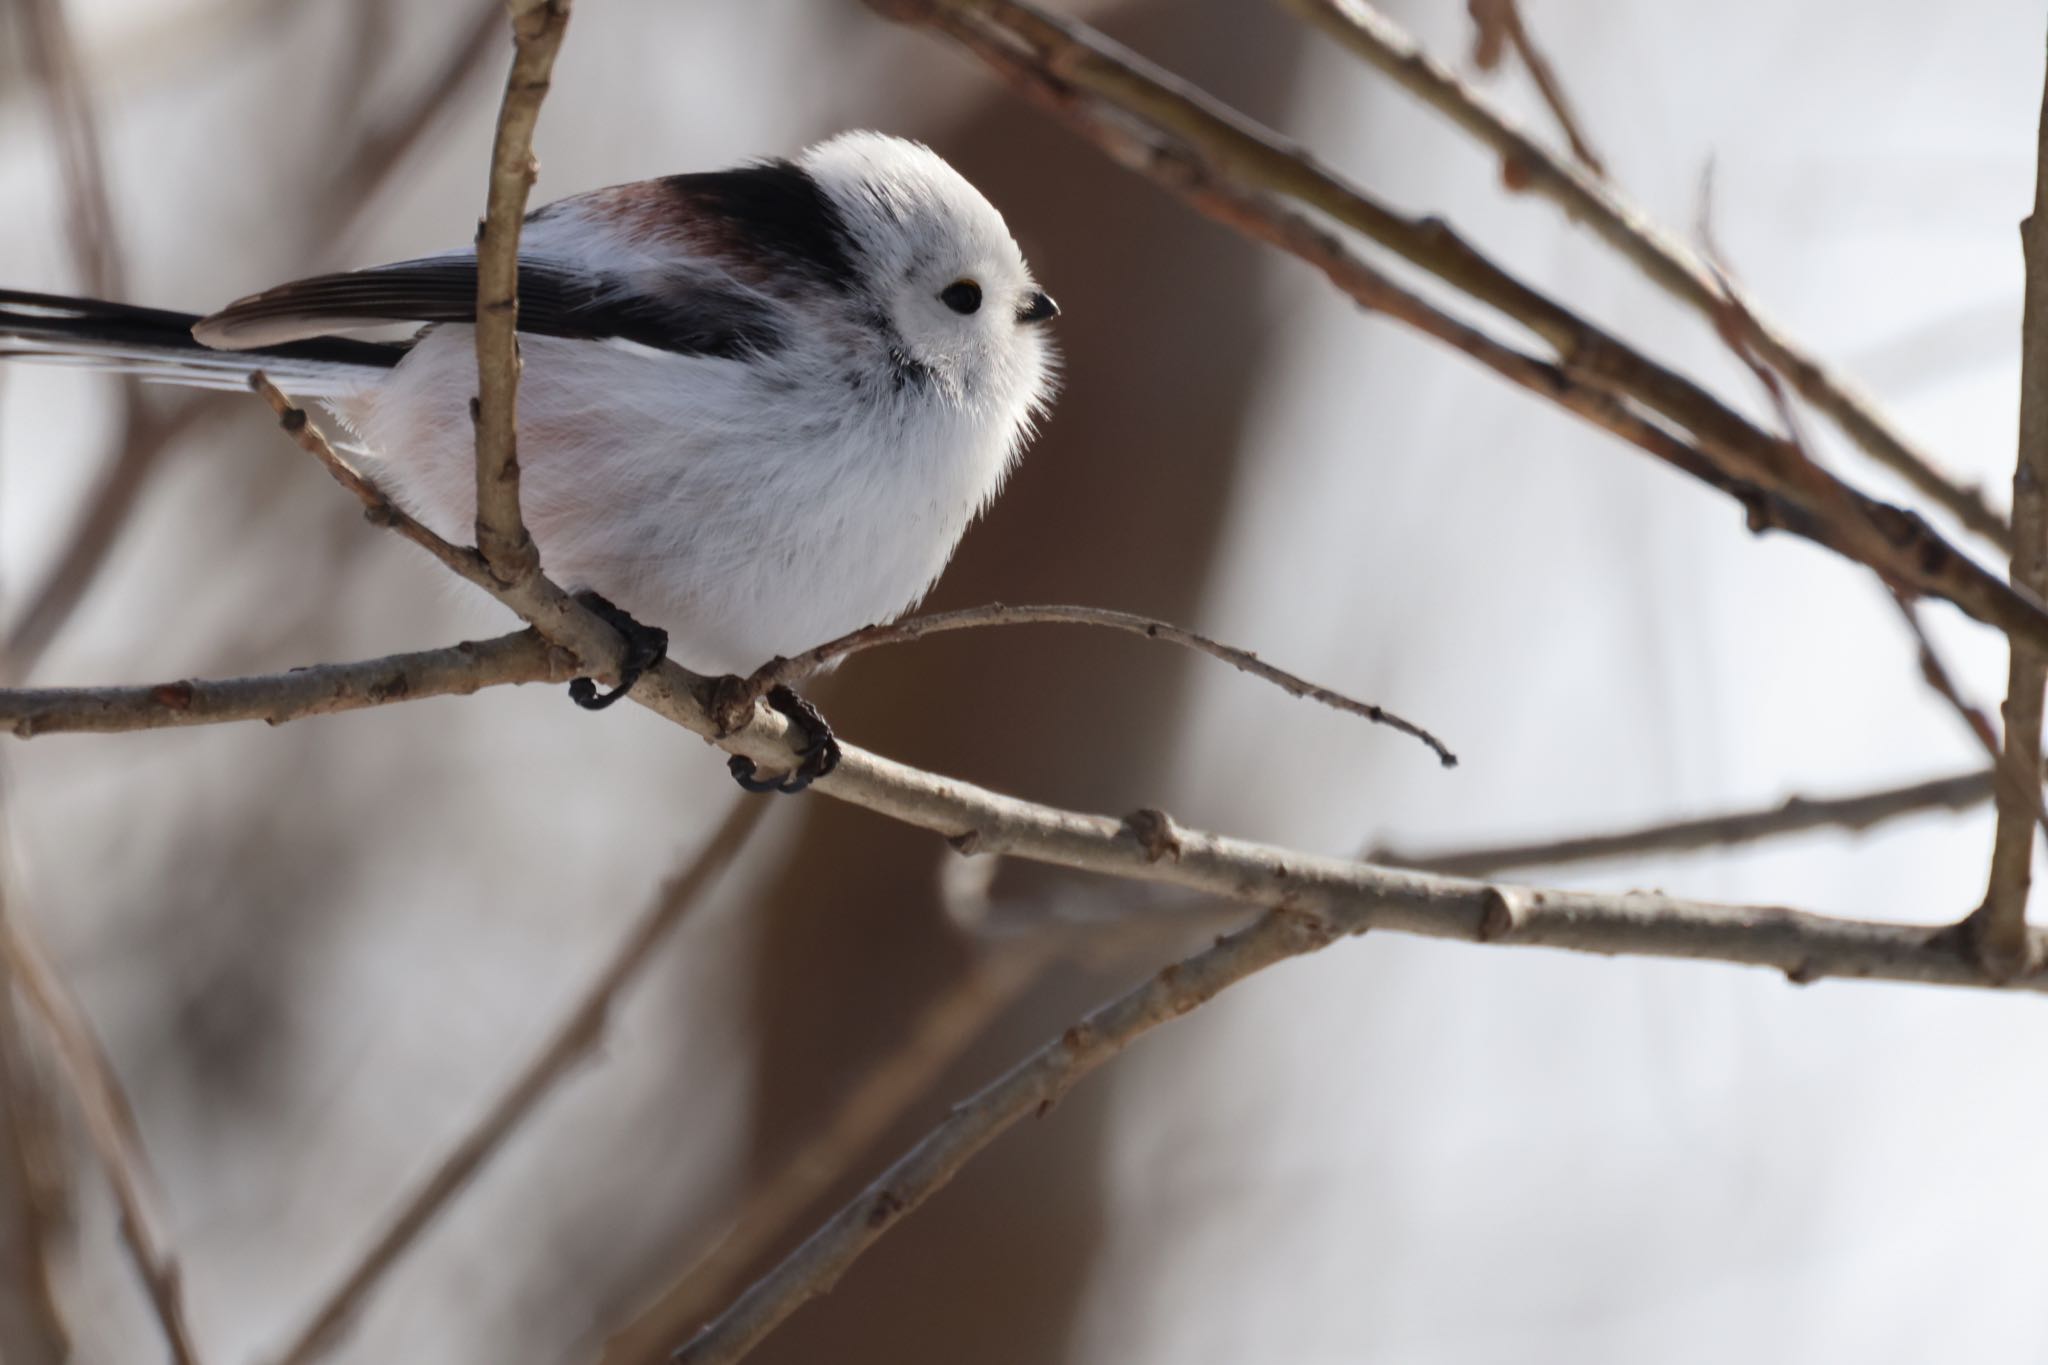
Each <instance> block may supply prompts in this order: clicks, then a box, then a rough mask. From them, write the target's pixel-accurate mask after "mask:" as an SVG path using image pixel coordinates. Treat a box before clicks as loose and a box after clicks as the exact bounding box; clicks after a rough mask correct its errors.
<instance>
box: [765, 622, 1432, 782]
mask: <svg viewBox="0 0 2048 1365" xmlns="http://www.w3.org/2000/svg"><path fill="white" fill-rule="evenodd" d="M1032 625H1068V626H1097V627H1101V628H1103V629H1105V630H1115V631H1121V632H1123V633H1124V634H1126V635H1137V636H1140V637H1142V638H1144V639H1148V640H1164V641H1166V642H1167V643H1168V644H1175V645H1179V646H1180V647H1181V648H1183V649H1191V650H1193V651H1195V652H1196V653H1197V654H1206V655H1208V656H1209V657H1210V658H1212V659H1221V660H1222V661H1223V662H1224V663H1227V664H1229V665H1230V666H1231V667H1232V668H1235V669H1237V670H1238V671H1240V672H1243V673H1249V674H1251V675H1252V676H1253V677H1255V678H1259V679H1262V680H1263V681H1265V682H1269V683H1272V684H1273V685H1274V686H1275V687H1278V688H1280V689H1281V690H1282V691H1284V692H1286V693H1287V694H1288V695H1289V696H1294V697H1306V698H1307V699H1308V700H1310V701H1315V702H1321V703H1322V704H1323V705H1324V706H1327V707H1329V708H1330V709H1332V710H1334V711H1342V712H1344V713H1345V714H1347V715H1353V716H1359V717H1362V718H1363V719H1365V720H1369V721H1371V722H1373V723H1374V724H1375V725H1384V726H1387V727H1388V728H1390V729H1394V730H1398V731H1400V732H1401V733H1402V734H1404V735H1409V736H1411V737H1413V738H1415V739H1417V740H1419V741H1421V742H1422V743H1423V744H1425V745H1427V746H1428V747H1429V748H1430V749H1431V750H1432V751H1433V752H1434V753H1435V754H1436V756H1437V761H1438V762H1439V763H1441V764H1443V766H1444V767H1446V768H1455V767H1457V766H1458V756H1457V755H1456V754H1454V753H1452V752H1451V751H1450V750H1449V749H1448V748H1446V747H1445V746H1444V743H1443V741H1442V740H1440V739H1438V738H1437V737H1436V736H1435V735H1433V734H1431V733H1430V732H1429V731H1427V730H1425V729H1423V728H1422V727H1421V726H1419V725H1417V724H1415V723H1414V722H1413V721H1409V720H1404V719H1402V718H1401V717H1400V716H1397V715H1395V714H1394V713H1393V712H1392V711H1389V710H1387V709H1386V708H1385V707H1381V706H1375V705H1373V704H1372V703H1371V702H1363V701H1356V700H1354V699H1352V698H1350V697H1347V696H1345V695H1344V694H1343V693H1341V692H1335V691H1332V690H1331V689H1329V688H1327V687H1324V686H1321V685H1320V684H1318V683H1312V682H1310V681H1308V680H1307V679H1306V678H1303V677H1300V676H1298V675H1296V674H1293V673H1289V672H1287V671H1286V670H1285V669H1280V668H1275V667H1273V665H1271V664H1269V663H1267V662H1265V661H1264V660H1263V659H1261V658H1259V656H1258V655H1256V654H1254V653H1252V652H1251V651H1250V650H1248V649H1239V648H1238V647H1237V646H1235V645H1226V644H1223V643H1222V642H1220V641H1217V640H1212V639H1210V638H1209V637H1208V636H1206V635H1198V634H1196V633H1195V632H1194V631H1192V630H1184V629H1182V628H1181V627H1179V626H1176V625H1171V624H1169V623H1167V622H1165V621H1157V620H1154V619H1152V618H1151V617H1149V616H1135V615H1133V614H1131V613H1130V612H1126V611H1111V610H1108V609H1107V608H1103V607H1076V606H1066V605H1059V606H1022V607H1013V606H1007V605H1005V604H1004V603H1001V602H991V603H989V604H988V605H986V606H981V607H967V608H964V609H962V610H959V611H944V612H933V613H931V614H929V615H925V616H912V617H907V618H905V619H904V620H901V621H894V622H889V623H886V624H882V625H873V626H863V627H861V628H860V629H859V630H853V631H848V632H847V633H846V634H844V635H842V636H840V637H839V638H838V639H836V640H828V641H826V642H825V643H824V644H822V645H818V646H817V647H815V648H813V649H807V650H805V651H804V652H803V653H801V654H799V655H797V656H796V657H794V658H778V659H774V660H771V661H770V662H768V663H766V664H764V665H762V666H761V667H760V668H757V669H755V670H754V673H753V675H752V676H751V677H749V678H748V679H747V682H748V695H747V696H746V701H747V702H748V703H749V704H751V703H752V702H753V701H754V700H755V699H756V698H759V697H763V696H766V695H767V694H768V691H769V689H770V688H772V687H774V686H776V685H777V684H783V685H790V684H794V683H797V682H799V681H801V680H802V679H804V678H808V677H810V676H812V675H813V674H815V673H817V672H818V671H819V670H821V669H823V668H825V667H827V666H829V665H830V664H832V663H833V662H834V661H835V660H839V659H843V658H845V657H846V656H848V655H849V654H858V653H861V652H862V651H863V650H869V649H874V648H876V647H878V646H881V645H899V644H909V643H911V642H912V641H915V640H922V639H924V638H925V637H926V636H927V635H944V634H947V633H948V632H951V631H956V630H976V629H981V628H985V627H989V626H1032Z"/></svg>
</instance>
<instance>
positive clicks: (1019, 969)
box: [598, 944, 1050, 1365]
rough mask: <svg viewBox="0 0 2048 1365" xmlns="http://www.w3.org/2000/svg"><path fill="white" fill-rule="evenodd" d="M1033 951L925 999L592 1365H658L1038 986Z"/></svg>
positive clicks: (1011, 953) (1010, 953)
mask: <svg viewBox="0 0 2048 1365" xmlns="http://www.w3.org/2000/svg"><path fill="white" fill-rule="evenodd" d="M1049 957H1050V953H1049V952H1048V951H1047V950H1046V947H1045V945H1043V944H1006V945H1003V946H1002V948H1001V949H1000V950H999V951H997V952H995V953H993V954H990V955H988V956H986V957H984V958H983V959H981V960H980V961H977V962H976V963H975V965H974V966H973V968H971V969H970V970H969V971H967V972H966V973H964V974H963V975H962V976H961V977H960V978H959V979H958V980H957V981H955V982H954V983H953V984H952V986H950V987H949V988H948V989H947V990H945V991H944V992H942V993H941V994H940V995H938V996H937V997H936V998H934V999H933V1000H932V1001H931V1003H930V1004H928V1005H927V1006H925V1008H924V1009H923V1010H922V1011H921V1012H920V1013H919V1015H918V1018H917V1019H916V1020H915V1021H914V1022H913V1023H912V1024H911V1027H910V1032H909V1034H908V1036H906V1037H905V1038H904V1039H903V1041H902V1042H901V1044H900V1045H898V1046H897V1047H895V1048H894V1049H892V1050H891V1051H890V1052H889V1054H888V1055H887V1056H886V1057H884V1058H883V1059H882V1061H881V1062H880V1064H878V1065H876V1066H874V1067H871V1068H870V1069H869V1070H868V1071H867V1072H866V1073H865V1074H864V1075H862V1076H861V1078H860V1080H859V1082H858V1083H857V1084H856V1085H855V1086H854V1087H853V1089H852V1090H851V1091H850V1092H848V1094H847V1096H846V1098H845V1099H844V1100H842V1101H841V1102H840V1104H839V1107H838V1108H837V1109H836V1110H834V1111H833V1113H832V1115H831V1116H830V1117H829V1118H828V1119H827V1120H826V1121H825V1122H824V1124H823V1125H821V1126H820V1127H819V1128H818V1129H817V1130H815V1131H814V1132H812V1133H811V1134H810V1136H809V1137H807V1138H806V1139H805V1140H804V1141H803V1142H802V1143H800V1144H799V1145H798V1146H797V1147H796V1149H795V1150H794V1151H791V1152H790V1153H788V1154H787V1155H786V1156H784V1157H783V1158H782V1159H781V1160H780V1161H779V1162H777V1163H776V1165H775V1167H774V1169H773V1170H772V1171H771V1172H770V1173H769V1174H768V1175H767V1176H766V1178H764V1179H763V1180H762V1181H761V1182H760V1184H759V1185H758V1186H757V1187H756V1188H755V1189H753V1190H752V1191H751V1192H750V1193H749V1194H748V1195H747V1198H746V1200H745V1202H744V1203H743V1204H742V1205H741V1207H740V1208H739V1210H738V1212H736V1213H735V1214H734V1215H733V1216H732V1217H731V1218H730V1219H728V1220H726V1222H725V1224H724V1228H723V1230H722V1231H721V1233H720V1234H719V1235H718V1236H717V1237H716V1238H715V1240H713V1241H712V1243H711V1244H710V1245H709V1246H707V1247H705V1248H704V1249H703V1250H702V1251H700V1252H699V1253H698V1254H697V1255H696V1256H695V1257H693V1258H692V1259H691V1261H690V1263H689V1264H688V1265H687V1266H686V1267H685V1269H684V1270H683V1272H682V1274H680V1275H679V1276H677V1277H676V1279H675V1280H674V1282H673V1283H671V1284H670V1285H669V1287H668V1288H667V1289H666V1290H664V1291H663V1292H662V1293H661V1295H660V1296H659V1297H658V1298H656V1299H655V1301H654V1302H653V1303H652V1304H650V1305H648V1307H646V1308H645V1309H643V1310H642V1311H641V1312H639V1313H638V1314H636V1315H635V1316H634V1318H633V1320H632V1321H631V1322H629V1323H628V1324H626V1326H625V1327H623V1328H621V1329H620V1330H619V1331H617V1332H615V1333H614V1334H613V1335H612V1336H611V1338H610V1339H609V1340H607V1341H606V1342H605V1344H604V1351H603V1353H602V1355H600V1356H599V1358H598V1365H661V1362H663V1361H664V1360H665V1359H666V1358H667V1355H668V1352H669V1349H670V1348H671V1347H672V1346H674V1345H675V1343H676V1342H677V1341H678V1340H679V1339H681V1338H682V1337H683V1335H684V1334H685V1333H687V1332H688V1331H689V1330H690V1328H691V1327H692V1326H693V1325H695V1324H697V1323H699V1322H702V1321H703V1320H704V1318H705V1316H706V1315H707V1314H708V1313H709V1312H710V1311H711V1310H712V1309H713V1308H714V1307H715V1306H716V1305H717V1304H718V1303H719V1302H720V1301H721V1300H722V1299H723V1298H724V1297H725V1296H726V1295H727V1294H729V1293H730V1292H731V1291H732V1286H733V1283H734V1281H735V1280H737V1279H738V1277H739V1276H740V1274H741V1273H742V1272H743V1271H744V1270H745V1269H746V1268H747V1267H748V1266H749V1265H751V1264H753V1262H754V1261H755V1260H756V1259H757V1258H759V1257H760V1256H762V1255H763V1254H764V1253H766V1252H767V1251H768V1250H769V1248H771V1247H773V1246H774V1245H775V1243H776V1242H777V1241H779V1240H780V1239H781V1238H782V1237H783V1235H784V1234H785V1233H787V1232H788V1231H789V1229H790V1227H791V1226H792V1225H793V1224H794V1223H795V1221H796V1219H797V1218H799V1217H800V1216H802V1214H803V1212H804V1210H805V1209H807V1208H809V1207H810V1206H811V1205H812V1204H813V1203H814V1202H816V1201H817V1200H818V1199H819V1198H820V1197H821V1196H823V1195H824V1193H825V1192H826V1191H827V1190H829V1189H831V1188H832V1186H833V1185H835V1184H837V1183H838V1181H839V1179H840V1178H841V1177H842V1176H844V1175H845V1174H846V1172H847V1171H848V1170H849V1169H851V1168H852V1165H853V1163H854V1162H855V1161H857V1160H858V1159H859V1158H860V1156H861V1154H862V1153H863V1152H865V1151H866V1150H867V1149H868V1147H869V1146H871V1145H872V1144H873V1143H874V1142H875V1141H876V1140H877V1139H878V1138H880V1137H881V1136H882V1134H883V1133H884V1132H885V1131H887V1129H888V1127H889V1125H890V1124H892V1123H894V1122H895V1121H896V1120H897V1118H899V1117H900V1116H901V1115H902V1114H903V1112H904V1111H905V1110H906V1109H908V1108H909V1107H910V1105H911V1104H912V1103H914V1102H915V1101H916V1100H917V1099H918V1097H919V1096H921V1095H923V1094H924V1093H925V1092H926V1091H927V1090H929V1089H930V1088H931V1086H932V1084H933V1083H934V1082H935V1081H937V1080H938V1078H939V1076H940V1074H941V1073H942V1072H943V1071H944V1070H945V1069H946V1068H947V1067H948V1066H950V1065H952V1063H953V1062H955V1061H957V1060H958V1059H959V1057H960V1056H961V1054H962V1053H964V1052H966V1050H967V1049H968V1048H969V1047H970V1046H972V1045H973V1043H974V1042H975V1041H976V1040H977V1039H978V1038H980V1037H981V1035H982V1031H983V1030H984V1029H986V1028H987V1027H988V1024H989V1022H990V1021H991V1020H993V1019H994V1018H995V1017H996V1016H997V1015H998V1014H1000V1013H1001V1012H1002V1011H1003V1010H1004V1009H1005V1008H1007V1007H1008V1006H1009V1005H1010V1004H1011V1003H1012V1002H1013V1001H1015V1000H1016V999H1017V998H1018V997H1019V996H1021V995H1022V994H1023V993H1024V990H1025V988H1026V987H1028V986H1029V985H1030V984H1031V983H1032V982H1034V981H1036V980H1038V978H1039V975H1040V973H1041V971H1042V970H1043V969H1044V967H1045V966H1046V963H1047V961H1048V960H1049Z"/></svg>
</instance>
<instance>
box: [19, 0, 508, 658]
mask: <svg viewBox="0 0 2048 1365" xmlns="http://www.w3.org/2000/svg"><path fill="white" fill-rule="evenodd" d="M39 2H40V0H39ZM483 21H488V23H485V22H483ZM503 23H504V18H503V8H502V5H500V4H498V3H495V2H494V3H489V4H486V5H484V6H483V7H482V10H481V12H480V16H479V22H478V24H477V25H476V26H475V27H474V28H473V29H472V30H471V31H470V32H469V33H468V34H467V35H465V37H464V38H463V40H462V41H461V42H460V43H459V44H458V45H457V47H456V48H455V49H454V50H453V51H452V52H451V53H450V56H449V59H448V61H447V62H446V63H444V64H443V66H442V68H441V69H440V70H439V71H437V72H435V73H433V75H432V76H431V77H430V78H429V80H428V81H427V82H425V83H423V84H422V86H421V87H420V92H419V94H418V96H417V97H416V98H415V99H414V100H413V101H412V102H411V103H410V104H408V105H407V106H406V108H405V110H404V111H403V112H402V113H401V114H399V115H396V116H394V117H393V118H392V119H390V120H389V121H387V122H385V123H382V124H380V125H378V127H377V128H375V129H373V130H369V131H366V132H365V133H364V135H363V136H362V138H361V139H360V140H359V141H358V142H357V144H356V145H355V147H354V149H353V150H352V151H350V152H349V153H348V154H347V155H346V156H345V157H344V158H343V159H342V161H341V165H340V169H339V170H338V171H337V172H336V173H335V175H334V176H333V177H332V178H331V179H330V180H329V181H328V182H327V183H328V185H329V186H330V190H331V193H330V195H329V197H328V198H325V199H322V200H321V201H320V203H321V205H322V206H321V207H319V208H317V209H316V210H315V211H314V212H312V213H311V214H309V215H308V221H309V224H310V225H311V227H312V229H313V230H314V231H315V232H318V233H324V234H326V235H328V236H329V237H330V238H331V237H332V236H333V235H334V225H335V223H336V222H337V221H338V220H337V217H336V215H337V212H338V210H337V206H336V202H335V200H336V199H337V198H338V197H345V198H346V200H347V202H348V205H350V206H358V207H359V206H361V205H364V204H368V203H369V202H371V201H372V200H373V199H374V198H375V196H376V193H377V191H378V189H379V188H380V187H381V186H382V185H383V184H384V183H385V182H386V181H387V180H389V178H390V176H391V174H392V172H393V171H395V170H396V169H397V168H398V167H399V166H400V165H401V164H402V163H403V161H404V157H405V154H406V153H407V152H408V151H409V150H410V148H411V146H412V144H413V142H414V141H415V140H416V139H417V138H418V137H419V136H420V135H421V134H422V133H424V132H425V131H426V129H428V128H429V127H430V126H431V125H432V122H433V120H434V119H435V118H436V117H437V116H438V115H439V113H440V111H441V110H442V109H443V108H444V107H445V106H446V104H447V102H448V101H449V99H451V98H452V97H453V96H454V94H455V93H456V92H457V91H459V89H460V88H461V85H462V84H463V83H464V81H465V80H466V78H467V76H468V74H469V72H470V71H471V70H472V69H474V67H475V65H476V64H477V62H478V61H479V60H481V58H482V56H484V55H485V54H487V53H488V52H489V51H490V50H491V49H490V44H489V43H488V42H487V41H485V39H487V37H488V35H489V34H495V33H498V32H501V31H502V29H501V27H500V26H501V25H502V24H503ZM79 88H80V89H81V90H82V86H81V87H79ZM67 164H68V163H67ZM68 183H69V181H68V180H67V184H68ZM74 200H75V196H74ZM77 213H78V210H77V209H76V208H75V207H74V208H73V210H72V217H74V218H76V217H77ZM72 236H73V240H74V241H83V240H85V239H84V238H81V237H80V235H79V234H77V233H75V232H74V233H73V234H72ZM83 269H84V267H83V266H81V270H83ZM84 278H85V279H86V281H87V284H88V287H89V288H90V289H92V290H93V292H95V293H98V294H99V295H101V296H102V297H105V298H113V299H119V298H122V297H124V296H125V293H124V290H123V289H122V287H121V286H120V284H119V282H118V278H115V279H111V280H109V279H101V280H99V281H97V282H95V280H94V278H93V276H92V275H90V274H86V275H85V276H84ZM130 392H131V393H132V389H131V390H130ZM208 397H209V396H208V395H203V394H194V395H188V396H186V397H183V398H181V399H178V400H174V401H169V402H162V401H160V402H156V403H149V404H144V403H140V402H134V401H131V402H129V403H128V405H127V407H126V408H125V412H126V413H127V416H126V417H124V419H123V429H122V431H121V433H120V434H119V435H118V436H117V437H116V439H115V441H114V442H113V448H114V450H115V451H116V452H117V453H116V454H115V455H114V456H113V457H112V458H111V459H110V460H109V461H108V462H107V464H106V466H105V468H104V469H103V470H101V472H100V473H99V475H98V477H97V478H96V480H95V482H94V485H93V487H92V489H91V490H90V491H89V492H88V493H87V494H86V496H85V498H84V499H83V501H82V503H81V510H80V512H79V514H78V518H77V521H76V522H75V523H74V525H73V527H72V529H71V531H70V532H69V533H68V534H67V535H66V536H65V537H64V538H63V540H62V542H61V543H62V545H63V549H62V550H61V551H59V552H58V554H57V557H56V558H55V559H54V560H53V561H52V562H51V564H50V566H49V567H48V569H46V570H44V571H43V576H42V578H41V579H40V580H39V581H38V582H37V584H36V585H35V586H34V587H33V588H32V589H31V590H29V591H28V592H27V593H25V594H24V598H25V600H26V602H27V603H28V605H27V606H26V607H24V608H23V609H22V610H21V612H20V613H19V615H18V616H17V617H16V619H15V621H14V622H13V623H12V624H11V626H10V627H9V629H8V633H7V641H6V645H5V647H4V650H0V677H5V678H12V679H18V678H24V677H27V676H28V675H29V674H30V673H31V672H32V671H33V670H34V668H35V665H36V664H37V662H38V661H39V660H40V659H41V658H42V655H43V653H44V652H45V650H46V649H47V648H48V647H49V645H50V643H51V641H52V640H54V639H55V638H56V636H57V634H58V633H59V632H60V631H61V630H62V629H63V628H64V626H65V624H66V623H67V622H68V621H69V620H70V619H71V615H72V613H73V612H74V611H75V610H76V609H77V607H78V604H79V603H80V602H81V601H82V600H83V599H84V597H85V594H86V592H87V591H88V590H89V589H90V588H91V587H92V585H93V583H94V582H95V581H96V580H97V579H98V577H99V573H100V570H101V569H102V568H104V567H105V565H106V563H107V558H108V554H109V552H110V551H111V550H112V548H113V545H114V543H115V541H116V540H118V539H119V537H120V533H121V532H122V531H123V530H124V529H125V528H126V527H127V525H128V522H129V519H130V517H131V516H132V515H133V513H134V511H135V508H136V507H137V505H138V503H139V500H140V497H141V494H142V491H143V489H144V488H145V487H146V486H147V485H148V482H149V480H150V478H151V477H152V476H153V475H154V474H155V472H156V470H157V468H158V467H159V465H160V464H161V463H162V460H163V457H164V456H165V455H166V454H168V453H169V452H170V450H171V449H172V448H173V447H174V446H175V444H176V443H177V441H178V439H179V438H180V437H182V436H184V435H185V434H187V433H188V432H189V431H190V430H191V429H192V427H193V426H194V424H195V423H196V422H197V421H198V420H199V419H200V418H202V417H204V416H205V415H206V414H207V413H209V412H214V411H218V410H219V409H218V408H216V407H214V406H213V405H212V404H210V403H209V402H208Z"/></svg>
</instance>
